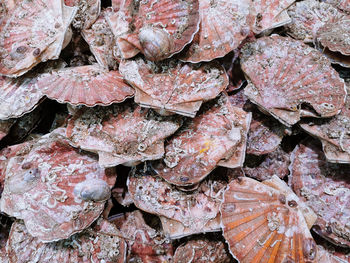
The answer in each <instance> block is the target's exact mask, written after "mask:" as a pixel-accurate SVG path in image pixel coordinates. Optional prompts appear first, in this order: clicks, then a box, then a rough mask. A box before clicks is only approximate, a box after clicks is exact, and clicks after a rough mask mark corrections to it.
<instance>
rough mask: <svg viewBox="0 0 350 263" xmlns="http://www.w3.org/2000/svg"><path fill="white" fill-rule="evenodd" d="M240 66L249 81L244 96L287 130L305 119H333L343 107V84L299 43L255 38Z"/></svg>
mask: <svg viewBox="0 0 350 263" xmlns="http://www.w3.org/2000/svg"><path fill="white" fill-rule="evenodd" d="M241 64H242V69H243V71H244V72H245V74H246V75H247V77H248V78H249V84H248V86H247V87H246V88H245V95H247V96H248V98H249V99H250V100H251V101H252V102H253V103H255V104H257V105H258V106H259V107H261V108H262V109H263V110H264V111H267V112H268V113H270V114H271V115H272V116H274V117H275V118H277V119H278V120H279V121H280V122H282V123H283V124H285V125H287V126H291V125H293V124H295V123H297V122H298V121H299V120H300V118H301V117H305V116H307V117H310V116H315V117H331V116H334V115H336V114H338V113H339V112H340V110H341V108H342V107H343V105H344V102H345V96H346V90H345V84H344V81H343V80H342V79H341V78H340V77H339V75H338V73H337V72H336V71H335V70H334V69H333V68H332V67H331V65H330V62H329V61H328V59H326V58H325V57H323V56H322V55H321V53H320V52H318V51H317V50H315V49H313V48H311V47H309V46H307V45H305V44H304V43H302V42H300V41H296V40H293V39H290V38H285V37H280V36H276V35H274V36H270V37H263V38H259V39H258V40H257V41H255V42H252V43H248V44H247V45H245V46H244V47H243V49H242V55H241ZM305 104H306V105H308V107H312V109H313V110H311V109H309V108H305V107H303V106H304V105H305Z"/></svg>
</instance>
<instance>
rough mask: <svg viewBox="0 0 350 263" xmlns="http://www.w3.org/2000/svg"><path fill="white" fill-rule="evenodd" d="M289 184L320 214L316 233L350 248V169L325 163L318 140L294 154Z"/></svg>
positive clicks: (303, 145)
mask: <svg viewBox="0 0 350 263" xmlns="http://www.w3.org/2000/svg"><path fill="white" fill-rule="evenodd" d="M290 171H291V174H290V178H289V184H290V185H291V186H292V188H293V189H294V191H295V193H296V194H297V195H298V196H300V198H302V199H303V200H304V201H305V202H306V204H307V205H308V206H309V207H310V208H311V209H313V210H314V211H315V213H317V216H318V218H317V221H316V223H315V226H314V227H313V230H314V231H315V232H316V233H318V234H319V235H321V236H322V237H324V238H326V239H328V240H329V241H331V242H332V243H334V244H336V245H340V246H347V247H350V230H349V220H348V219H349V216H350V209H349V204H350V180H349V176H348V175H349V172H350V171H349V167H348V166H346V165H339V164H331V163H328V162H327V161H326V160H325V157H324V154H323V153H322V151H321V148H320V147H319V145H318V144H317V141H315V140H313V141H312V140H309V141H308V142H305V143H302V144H300V145H299V146H297V147H296V149H295V150H294V151H293V154H292V163H291V166H290Z"/></svg>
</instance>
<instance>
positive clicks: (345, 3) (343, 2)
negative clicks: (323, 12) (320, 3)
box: [325, 0, 350, 13]
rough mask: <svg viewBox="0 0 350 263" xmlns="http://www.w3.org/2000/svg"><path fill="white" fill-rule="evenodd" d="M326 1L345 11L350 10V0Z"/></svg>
mask: <svg viewBox="0 0 350 263" xmlns="http://www.w3.org/2000/svg"><path fill="white" fill-rule="evenodd" d="M325 2H327V3H330V4H331V5H333V6H335V7H336V8H338V9H340V10H342V11H345V12H347V13H349V12H350V2H349V0H325Z"/></svg>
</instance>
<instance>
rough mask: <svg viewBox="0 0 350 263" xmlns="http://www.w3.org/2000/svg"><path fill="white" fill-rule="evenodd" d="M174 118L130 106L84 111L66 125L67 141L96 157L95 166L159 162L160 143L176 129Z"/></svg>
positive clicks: (161, 144) (161, 146)
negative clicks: (146, 161)
mask: <svg viewBox="0 0 350 263" xmlns="http://www.w3.org/2000/svg"><path fill="white" fill-rule="evenodd" d="M180 124H181V123H180V121H179V119H178V118H176V117H162V116H159V115H157V114H155V113H154V112H152V111H151V110H149V109H143V108H141V107H139V106H136V105H134V104H133V105H131V104H130V103H127V104H123V105H117V104H114V105H112V106H109V107H108V108H106V107H98V108H84V109H81V110H80V111H78V112H77V113H76V114H74V115H73V117H72V118H71V119H70V120H69V122H68V127H67V137H68V138H69V139H70V140H71V141H72V142H73V144H74V145H76V146H77V147H80V148H81V149H84V150H87V151H91V152H95V153H98V154H99V164H100V165H102V166H104V167H112V166H116V165H119V164H124V165H133V164H135V162H141V161H145V160H155V159H160V158H162V156H163V155H164V139H165V138H166V137H168V136H170V135H171V134H173V133H174V132H175V131H176V130H177V129H178V128H179V127H180Z"/></svg>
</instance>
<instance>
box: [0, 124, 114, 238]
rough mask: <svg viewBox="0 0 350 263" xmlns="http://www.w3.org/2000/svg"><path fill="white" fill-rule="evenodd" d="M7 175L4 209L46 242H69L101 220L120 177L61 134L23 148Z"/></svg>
mask: <svg viewBox="0 0 350 263" xmlns="http://www.w3.org/2000/svg"><path fill="white" fill-rule="evenodd" d="M57 132H58V131H57ZM60 133H62V132H60ZM20 146H21V145H20ZM17 148H18V147H17ZM3 172H5V173H6V178H5V187H4V191H3V193H2V196H1V203H0V204H1V211H2V212H5V213H6V214H8V215H11V216H14V217H16V218H18V219H23V220H24V223H25V225H26V227H27V229H28V231H29V233H30V234H31V235H32V236H34V237H37V238H38V239H40V240H41V241H44V242H51V241H56V240H60V239H64V238H68V237H70V236H71V235H73V234H74V233H77V232H80V231H82V230H83V229H85V228H86V227H88V226H89V225H90V224H91V223H92V222H93V221H95V219H96V218H98V217H99V215H100V214H101V213H102V211H103V208H104V200H106V199H108V198H109V196H110V187H112V186H113V185H114V182H115V179H116V174H115V173H114V172H113V170H108V171H107V170H106V171H105V170H104V169H102V168H101V167H100V166H99V165H98V162H97V160H96V159H95V158H93V157H92V156H89V155H86V154H83V153H79V150H77V149H74V148H73V147H71V146H69V144H68V141H67V140H65V139H62V138H60V137H59V135H57V134H55V133H53V134H48V135H45V136H44V137H42V138H40V139H37V140H34V141H31V142H28V143H25V144H24V145H22V147H20V148H19V149H18V150H17V151H14V153H13V154H12V156H10V157H9V158H7V166H6V171H4V170H3Z"/></svg>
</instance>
